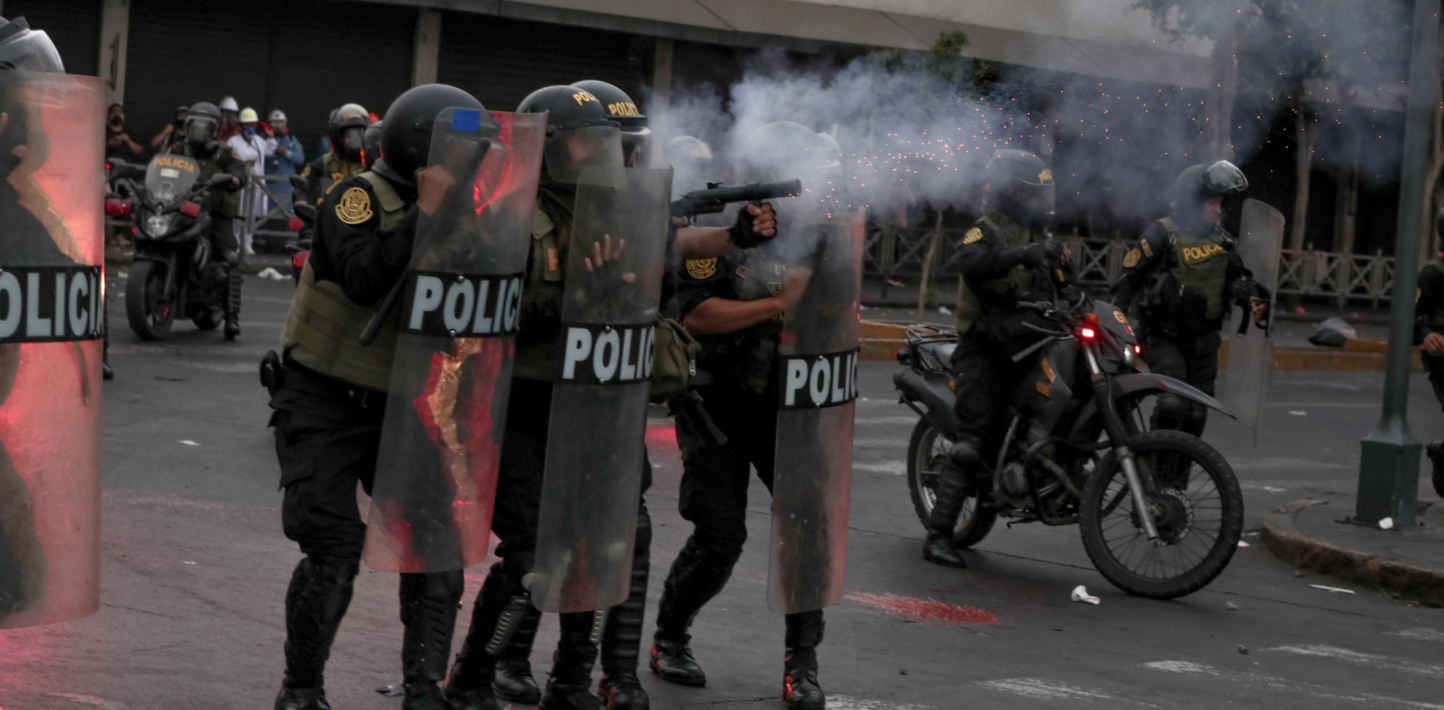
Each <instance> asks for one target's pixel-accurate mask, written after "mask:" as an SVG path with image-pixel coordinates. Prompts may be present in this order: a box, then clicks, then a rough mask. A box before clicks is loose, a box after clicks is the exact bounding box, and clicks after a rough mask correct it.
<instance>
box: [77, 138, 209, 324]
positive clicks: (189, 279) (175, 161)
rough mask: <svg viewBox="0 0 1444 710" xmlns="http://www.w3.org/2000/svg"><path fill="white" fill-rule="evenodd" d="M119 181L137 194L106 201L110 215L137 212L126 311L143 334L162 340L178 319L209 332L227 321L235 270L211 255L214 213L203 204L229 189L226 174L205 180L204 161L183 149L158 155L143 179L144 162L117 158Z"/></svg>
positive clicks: (133, 232) (113, 167) (132, 229)
mask: <svg viewBox="0 0 1444 710" xmlns="http://www.w3.org/2000/svg"><path fill="white" fill-rule="evenodd" d="M111 170H112V173H113V174H114V175H115V176H116V180H117V182H120V181H125V182H126V188H125V191H126V192H128V193H130V194H131V195H133V197H131V198H129V199H125V198H111V199H108V200H106V207H105V209H106V214H107V215H110V216H114V217H127V216H132V215H133V217H134V226H132V227H131V234H132V235H133V238H134V241H135V265H134V266H132V267H131V270H130V274H129V280H128V281H127V282H126V286H125V315H126V319H127V320H128V321H129V322H130V328H131V330H133V331H135V334H136V335H137V336H140V339H141V340H162V339H164V338H165V337H166V336H167V335H169V334H170V330H171V326H172V325H173V324H174V323H175V320H176V318H178V317H181V318H185V319H188V320H191V321H192V322H194V323H195V324H196V327H197V328H200V329H201V330H214V329H216V328H218V327H220V325H221V324H222V323H224V322H225V316H226V302H227V298H228V297H229V289H230V286H229V276H230V272H229V269H228V267H227V266H226V264H225V263H223V262H221V261H217V260H216V259H215V258H213V257H218V256H219V255H213V254H212V253H211V243H210V240H209V239H208V238H207V235H208V233H209V230H210V228H211V216H210V214H208V213H206V212H204V211H203V210H202V209H201V203H202V201H203V200H204V198H205V196H206V194H207V193H209V192H210V191H212V190H217V189H227V188H229V187H231V186H232V185H233V184H234V178H233V177H232V176H231V175H229V174H225V173H218V174H216V175H213V176H211V179H210V180H208V181H204V182H202V181H199V180H198V178H199V173H200V166H199V165H198V164H197V163H196V161H195V160H193V159H191V158H188V157H186V156H183V155H175V154H163V155H157V156H156V157H155V158H153V159H152V160H151V161H150V164H149V165H148V166H147V167H146V169H145V180H144V182H142V183H139V184H137V183H136V181H135V179H134V178H135V176H136V175H137V174H138V173H139V172H140V167H139V166H137V165H128V164H123V163H118V162H116V163H115V164H113V165H112V167H111Z"/></svg>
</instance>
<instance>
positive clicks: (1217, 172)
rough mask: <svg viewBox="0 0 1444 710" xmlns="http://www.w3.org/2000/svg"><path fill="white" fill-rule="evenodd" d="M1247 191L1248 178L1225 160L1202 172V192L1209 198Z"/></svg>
mask: <svg viewBox="0 0 1444 710" xmlns="http://www.w3.org/2000/svg"><path fill="white" fill-rule="evenodd" d="M1247 189H1248V178H1246V177H1244V175H1243V171H1242V170H1239V169H1238V166H1236V165H1234V164H1233V163H1230V162H1228V161H1227V160H1220V161H1218V162H1216V163H1214V164H1213V165H1210V166H1208V169H1207V170H1205V171H1204V172H1203V190H1204V194H1205V195H1207V196H1209V197H1218V196H1220V195H1227V194H1229V193H1233V192H1243V191H1244V190H1247Z"/></svg>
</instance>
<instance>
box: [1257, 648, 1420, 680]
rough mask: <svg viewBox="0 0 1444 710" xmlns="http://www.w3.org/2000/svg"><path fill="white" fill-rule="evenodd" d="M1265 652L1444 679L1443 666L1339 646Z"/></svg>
mask: <svg viewBox="0 0 1444 710" xmlns="http://www.w3.org/2000/svg"><path fill="white" fill-rule="evenodd" d="M1265 650H1267V651H1278V652H1281V653H1293V654H1297V655H1300V656H1312V657H1314V658H1330V659H1333V660H1336V661H1343V662H1344V663H1352V664H1354V665H1357V666H1366V667H1369V668H1374V669H1377V670H1381V671H1404V672H1405V673H1413V674H1415V675H1424V676H1431V677H1434V678H1444V667H1441V666H1428V665H1424V664H1422V663H1414V662H1412V661H1404V660H1400V659H1396V658H1389V657H1388V656H1380V655H1378V654H1374V653H1360V652H1358V651H1350V650H1349V649H1347V648H1339V647H1337V646H1325V645H1323V644H1308V645H1303V646H1279V647H1278V648H1270V649H1265Z"/></svg>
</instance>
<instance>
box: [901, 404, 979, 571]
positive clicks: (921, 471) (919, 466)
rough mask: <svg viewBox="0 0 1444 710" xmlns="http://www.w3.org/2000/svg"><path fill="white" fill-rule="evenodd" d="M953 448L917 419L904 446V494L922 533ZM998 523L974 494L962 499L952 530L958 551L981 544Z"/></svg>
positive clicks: (937, 433) (929, 425) (969, 493)
mask: <svg viewBox="0 0 1444 710" xmlns="http://www.w3.org/2000/svg"><path fill="white" fill-rule="evenodd" d="M952 446H953V441H952V439H949V438H948V437H946V436H944V435H943V433H942V432H940V431H938V429H937V427H934V426H933V425H932V422H929V421H928V420H926V419H919V420H918V423H917V426H916V427H913V435H912V440H911V441H909V442H908V491H909V492H910V493H911V494H912V499H913V510H914V511H915V512H916V513H917V515H918V520H920V521H922V524H923V529H924V530H926V529H927V527H928V517H929V516H931V515H932V512H933V504H934V503H936V502H937V500H938V496H937V494H936V493H934V489H935V488H937V485H938V476H939V475H941V473H942V465H943V462H944V461H945V460H947V457H948V450H949V449H951V448H952ZM997 521H998V511H997V510H996V509H994V508H993V507H992V506H987V505H983V504H982V500H981V499H980V498H979V495H978V491H977V490H970V491H968V496H967V497H966V498H965V499H963V512H962V513H960V514H959V515H958V524H957V526H956V527H954V528H953V541H954V544H955V545H957V546H958V547H962V548H966V547H972V546H973V545H976V544H978V543H980V542H982V541H983V538H985V537H987V536H988V533H989V532H991V531H992V530H993V524H994V523H996V522H997Z"/></svg>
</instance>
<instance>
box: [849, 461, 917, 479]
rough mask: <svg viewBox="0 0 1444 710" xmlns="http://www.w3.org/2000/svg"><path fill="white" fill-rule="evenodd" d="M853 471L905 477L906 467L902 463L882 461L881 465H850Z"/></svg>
mask: <svg viewBox="0 0 1444 710" xmlns="http://www.w3.org/2000/svg"><path fill="white" fill-rule="evenodd" d="M852 470H854V471H872V472H873V473H890V474H892V475H894V476H904V475H907V472H908V465H907V464H906V463H904V462H902V461H884V462H882V463H856V462H854V463H853V464H852Z"/></svg>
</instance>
